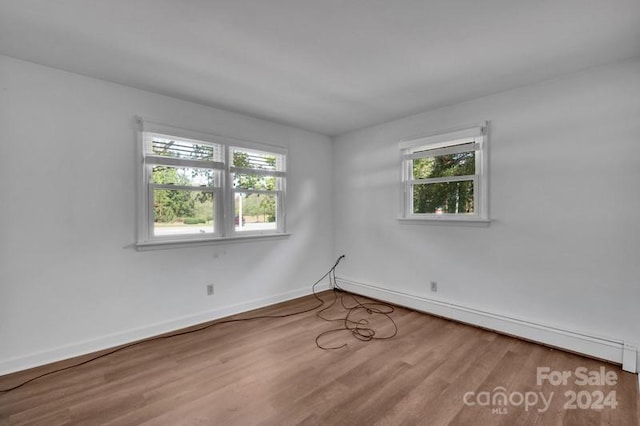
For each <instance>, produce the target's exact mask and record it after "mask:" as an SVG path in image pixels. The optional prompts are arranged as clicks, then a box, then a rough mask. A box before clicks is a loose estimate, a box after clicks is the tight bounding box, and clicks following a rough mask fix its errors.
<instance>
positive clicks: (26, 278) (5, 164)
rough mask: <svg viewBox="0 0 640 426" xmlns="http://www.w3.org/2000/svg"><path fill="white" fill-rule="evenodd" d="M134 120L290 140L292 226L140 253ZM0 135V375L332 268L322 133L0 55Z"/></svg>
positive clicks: (219, 311)
mask: <svg viewBox="0 0 640 426" xmlns="http://www.w3.org/2000/svg"><path fill="white" fill-rule="evenodd" d="M149 72H152V70H150V71H149ZM135 115H142V116H148V117H153V118H156V119H160V120H165V121H167V122H169V123H175V124H180V125H182V126H184V127H192V128H195V129H201V130H206V129H209V130H211V131H212V132H214V133H218V134H222V135H230V136H236V137H239V138H245V139H248V140H254V141H258V142H265V143H270V144H273V145H280V146H285V147H287V148H288V149H289V159H290V174H289V180H288V198H287V202H288V204H287V219H288V223H287V225H288V231H289V232H291V233H292V235H291V236H290V237H289V238H287V239H282V240H272V241H260V242H244V243H235V244H230V243H229V244H222V245H215V246H207V247H197V248H182V249H168V250H159V251H152V252H137V251H136V250H135V249H134V248H133V246H132V244H133V243H134V241H135V217H136V216H135V202H136V199H135V188H136V182H135V178H136V174H135V152H136V151H135V148H136V146H135V143H136V126H135V124H134V116H135ZM0 141H1V145H0V147H1V148H0V194H1V197H2V198H1V200H2V201H1V206H0V374H2V373H6V372H9V371H14V370H18V369H21V368H25V367H29V366H32V365H36V364H41V363H45V362H49V361H53V360H56V359H61V358H66V357H69V356H72V355H75V354H79V353H86V352H89V351H92V350H96V349H99V348H103V347H108V346H112V345H115V344H118V343H122V342H126V341H130V340H133V339H136V338H140V337H144V336H148V335H151V334H156V333H159V332H162V331H167V330H169V329H173V328H176V327H180V326H185V325H189V324H193V323H198V322H201V321H205V320H207V319H211V318H214V317H218V316H222V315H225V314H229V313H231V312H237V311H242V310H245V309H248V308H251V307H254V306H258V305H264V304H268V303H272V302H275V301H279V300H284V299H288V298H292V297H296V296H299V295H302V294H306V293H308V292H309V291H310V285H311V284H312V283H313V282H314V281H315V280H316V279H317V277H319V276H320V275H321V274H322V273H324V272H325V270H326V269H328V268H329V267H330V266H331V264H332V260H331V247H332V239H331V238H332V233H331V230H332V215H331V212H332V205H331V200H332V188H331V150H332V144H331V140H330V139H329V138H327V137H324V136H321V135H317V134H313V133H309V132H305V131H301V130H297V129H293V128H290V127H286V126H282V125H279V124H275V123H269V122H266V121H262V120H257V119H253V118H249V117H245V116H241V115H238V114H233V113H229V112H225V111H221V110H217V109H212V108H208V107H204V106H201V105H196V104H193V103H188V102H182V101H179V100H176V99H172V98H168V97H164V96H159V95H156V94H152V93H148V92H144V91H140V90H135V89H132V88H129V87H124V86H120V85H116V84H111V83H107V82H104V81H100V80H95V79H91V78H86V77H83V76H79V75H76V74H71V73H67V72H63V71H58V70H54V69H51V68H46V67H42V66H39V65H35V64H31V63H27V62H22V61H18V60H14V59H11V58H8V57H2V56H0ZM209 283H213V284H214V285H215V295H214V296H213V297H207V296H206V288H205V286H206V284H209Z"/></svg>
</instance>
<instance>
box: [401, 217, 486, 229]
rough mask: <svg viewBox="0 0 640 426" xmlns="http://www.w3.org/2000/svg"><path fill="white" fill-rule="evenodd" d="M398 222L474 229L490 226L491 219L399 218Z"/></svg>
mask: <svg viewBox="0 0 640 426" xmlns="http://www.w3.org/2000/svg"><path fill="white" fill-rule="evenodd" d="M398 221H399V222H400V223H402V224H413V225H445V226H474V227H488V226H489V224H491V219H481V218H468V217H465V218H450V217H444V216H439V217H428V218H413V217H411V218H409V217H399V218H398Z"/></svg>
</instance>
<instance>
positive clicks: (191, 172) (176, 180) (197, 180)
mask: <svg viewBox="0 0 640 426" xmlns="http://www.w3.org/2000/svg"><path fill="white" fill-rule="evenodd" d="M218 176H219V172H218V171H217V170H211V169H194V168H190V167H172V166H153V169H152V172H151V183H159V184H166V185H183V186H218V180H219V177H218Z"/></svg>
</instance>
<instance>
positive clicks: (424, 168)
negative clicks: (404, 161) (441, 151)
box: [413, 151, 476, 179]
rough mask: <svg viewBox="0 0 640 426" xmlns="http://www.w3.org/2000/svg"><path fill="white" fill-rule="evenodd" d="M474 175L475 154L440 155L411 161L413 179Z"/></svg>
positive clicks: (473, 152) (472, 152)
mask: <svg viewBox="0 0 640 426" xmlns="http://www.w3.org/2000/svg"><path fill="white" fill-rule="evenodd" d="M475 173H476V153H475V151H471V152H461V153H458V154H448V155H440V156H437V157H427V158H416V159H414V160H413V178H414V179H428V178H437V177H447V176H468V175H474V174H475Z"/></svg>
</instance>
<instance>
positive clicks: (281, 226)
mask: <svg viewBox="0 0 640 426" xmlns="http://www.w3.org/2000/svg"><path fill="white" fill-rule="evenodd" d="M136 121H137V124H138V132H137V136H138V137H137V149H136V163H137V176H136V178H137V231H136V235H137V240H136V244H135V247H136V249H137V250H154V249H159V248H171V247H194V246H201V245H210V244H218V243H225V242H241V241H255V240H259V239H265V238H267V239H274V238H275V239H277V238H282V237H288V236H289V235H290V234H289V233H287V232H286V226H285V224H286V220H285V219H286V209H285V197H286V180H287V172H286V171H287V170H288V161H289V156H288V149H287V148H284V147H280V146H274V145H269V144H264V143H259V142H254V141H247V140H243V139H240V138H235V137H230V136H221V135H216V134H213V133H209V132H206V131H205V132H203V131H196V130H190V129H185V128H183V127H179V126H174V125H169V124H163V123H160V122H159V121H155V120H149V119H146V118H142V117H136ZM149 133H151V134H158V135H166V136H170V137H175V138H183V139H189V140H194V141H198V142H204V143H207V144H214V145H219V146H220V148H221V150H222V161H221V162H220V161H208V162H203V161H201V160H191V159H177V158H172V157H162V156H156V155H153V154H152V155H148V154H147V153H146V152H145V135H147V134H149ZM232 148H238V149H244V150H249V151H261V152H264V153H268V154H275V155H280V156H282V157H283V170H282V171H280V170H278V171H264V170H260V169H247V172H250V173H252V174H259V175H276V176H277V177H278V178H280V179H279V180H280V181H281V182H283V183H282V188H278V191H264V192H270V193H272V192H273V193H276V192H277V194H278V197H277V200H278V202H277V205H276V229H269V230H255V231H236V230H235V211H234V209H235V207H234V198H233V197H234V194H235V192H255V191H254V190H245V191H242V190H241V189H238V190H236V189H235V188H233V177H232V173H234V172H237V171H244V169H243V168H238V167H234V166H233V165H232V158H231V155H232V154H231V153H232ZM149 164H161V165H168V166H174V167H180V166H183V167H193V168H206V169H211V170H217V171H219V176H220V183H219V184H218V185H217V186H210V187H182V186H179V185H163V184H156V183H152V182H150V181H149V174H148V173H149V172H148V165H149ZM265 172H266V173H265ZM156 188H158V189H174V190H182V189H184V190H189V191H204V192H211V193H213V196H214V200H215V202H214V210H215V212H214V218H215V224H214V232H213V233H207V234H183V235H172V236H161V237H156V236H154V235H153V223H154V217H153V214H154V212H153V208H152V205H153V189H156ZM258 192H260V191H258Z"/></svg>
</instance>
